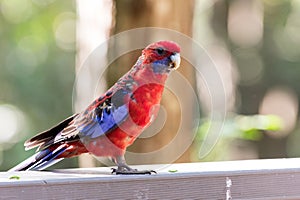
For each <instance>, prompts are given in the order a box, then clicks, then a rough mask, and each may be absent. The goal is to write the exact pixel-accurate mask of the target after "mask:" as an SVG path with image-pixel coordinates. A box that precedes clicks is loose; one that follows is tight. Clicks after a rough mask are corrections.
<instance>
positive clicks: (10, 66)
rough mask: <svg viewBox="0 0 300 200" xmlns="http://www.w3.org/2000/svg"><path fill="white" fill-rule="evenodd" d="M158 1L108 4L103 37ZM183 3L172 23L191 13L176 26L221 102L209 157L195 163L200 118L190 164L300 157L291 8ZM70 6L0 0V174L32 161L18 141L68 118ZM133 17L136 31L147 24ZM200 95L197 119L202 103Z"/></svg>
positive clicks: (297, 11)
mask: <svg viewBox="0 0 300 200" xmlns="http://www.w3.org/2000/svg"><path fill="white" fill-rule="evenodd" d="M154 2H155V3H154ZM157 2H159V1H122V3H121V1H113V5H114V6H113V9H115V11H114V12H112V13H111V15H112V16H113V17H115V19H114V20H115V22H113V23H112V30H113V31H111V34H113V33H114V31H115V32H118V31H121V30H122V27H121V28H120V25H118V20H119V19H120V16H118V14H117V15H116V16H115V12H117V13H118V10H119V11H120V12H121V10H123V13H122V15H130V13H131V14H132V12H134V11H135V9H136V10H138V11H139V12H141V10H142V11H143V12H146V13H147V12H149V13H148V14H147V15H148V17H149V18H151V12H150V11H148V10H147V9H154V8H152V7H151V5H152V4H155V5H160V4H159V3H157ZM164 2H168V3H169V4H167V3H165V4H166V5H164V6H165V7H159V6H158V7H157V8H155V9H162V10H161V12H164V10H166V9H167V8H168V6H169V5H173V4H174V5H176V4H179V5H181V4H185V1H172V0H168V1H164ZM188 2H189V3H190V5H191V6H190V7H189V8H188V9H189V11H190V12H189V13H180V12H175V13H173V14H174V18H176V17H177V18H178V19H177V18H176V19H177V20H179V19H181V18H180V16H183V15H184V16H186V15H190V16H191V18H190V19H186V20H189V21H186V22H185V21H183V22H182V23H181V24H179V25H178V26H183V25H182V24H185V25H186V26H189V28H190V29H191V30H192V32H191V33H190V35H192V37H193V38H194V39H195V40H196V41H197V42H199V43H200V44H201V45H202V46H203V47H204V48H205V49H207V51H208V52H209V53H210V54H211V55H212V59H213V60H215V61H216V63H217V65H220V67H221V68H220V69H219V70H220V72H221V73H222V74H223V75H224V77H223V78H224V81H225V88H226V90H227V94H229V95H228V97H227V101H229V102H230V103H229V107H228V108H227V111H228V116H227V120H226V122H225V126H224V129H223V130H224V131H223V134H222V138H221V139H220V140H219V141H218V143H217V145H216V146H215V148H214V150H213V151H212V152H211V153H210V154H209V155H208V156H206V157H205V158H199V157H198V156H197V152H198V150H199V148H200V146H201V142H202V141H203V138H204V137H205V136H204V134H205V130H206V128H207V126H208V124H209V123H211V122H209V121H207V120H206V119H201V125H200V127H199V130H198V135H197V137H196V140H195V144H194V145H193V148H192V150H191V152H192V153H191V154H190V158H189V159H190V160H191V161H199V160H204V161H216V160H235V159H255V158H280V157H297V156H299V155H300V147H299V145H298V141H299V140H300V129H299V128H300V126H299V124H300V123H299V118H298V106H299V102H298V99H299V96H300V85H299V81H300V34H299V33H300V21H299V18H300V1H298V0H290V1H289V0H262V1H259V0H249V1H243V0H226V1H225V0H218V1H209V0H205V1H204V0H203V1H202V0H199V1H198V0H196V1H188ZM143 3H144V4H147V5H148V7H147V6H143ZM163 4H164V3H163ZM78 6H79V4H78V3H76V1H69V0H68V1H67V0H62V1H57V0H45V1H42V0H0V47H1V48H0V91H1V92H0V170H7V169H9V168H11V167H12V166H13V165H15V164H17V163H18V162H20V161H22V160H23V159H25V158H26V157H28V156H30V155H32V154H33V152H34V150H31V151H28V152H26V151H24V148H23V143H24V141H25V140H26V139H27V138H29V137H30V136H33V135H34V134H36V133H38V132H40V131H42V130H45V129H48V128H49V127H51V126H52V125H54V124H56V123H57V122H59V121H60V120H62V119H64V118H65V117H68V116H69V115H71V114H72V112H73V111H72V92H73V84H74V81H75V61H76V53H77V52H78V49H77V50H76V43H77V41H76V23H77V22H76V20H77V12H78ZM177 7H178V6H177ZM179 7H180V6H179ZM128 8H130V9H131V10H128ZM143 9H145V10H143ZM137 15H138V14H137ZM147 15H146V16H147ZM142 16H144V15H138V16H137V17H142ZM178 16H179V17H178ZM103 17H104V18H105V16H103ZM114 20H113V21H114ZM132 20H133V21H134V20H137V21H139V23H137V24H138V25H137V26H140V27H143V26H151V25H152V24H150V25H149V24H143V23H140V20H138V19H132ZM131 23H134V22H132V21H131ZM114 26H116V27H114ZM158 26H160V27H164V25H158ZM118 28H119V29H118ZM127 28H130V25H129V26H128V27H127ZM199 87H200V88H201V86H199ZM201 98H202V97H201V96H200V101H201V102H202V106H203V107H204V108H202V111H203V112H205V105H206V104H205V101H206V100H205V97H203V100H201ZM77 163H78V162H77V159H76V158H75V159H69V160H66V161H64V162H62V163H61V164H60V166H58V167H77V166H78V164H77Z"/></svg>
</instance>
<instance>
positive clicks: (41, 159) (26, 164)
mask: <svg viewBox="0 0 300 200" xmlns="http://www.w3.org/2000/svg"><path fill="white" fill-rule="evenodd" d="M66 149H67V146H65V145H59V146H58V147H57V148H55V149H54V150H51V149H50V148H46V149H44V150H42V151H40V152H37V153H36V154H34V155H33V156H31V157H29V158H28V159H26V160H24V161H23V162H21V163H20V164H18V165H17V166H15V167H13V168H12V169H10V170H8V171H9V172H11V171H28V170H43V169H45V168H47V167H49V166H51V165H54V164H55V163H57V162H59V161H61V160H62V159H63V158H61V157H59V156H60V155H61V154H62V153H64V152H65V151H66Z"/></svg>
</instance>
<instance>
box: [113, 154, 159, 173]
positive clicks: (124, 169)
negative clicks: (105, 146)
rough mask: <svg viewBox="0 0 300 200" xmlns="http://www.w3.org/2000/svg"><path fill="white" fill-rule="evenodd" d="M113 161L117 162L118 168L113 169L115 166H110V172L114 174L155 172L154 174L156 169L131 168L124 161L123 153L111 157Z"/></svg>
mask: <svg viewBox="0 0 300 200" xmlns="http://www.w3.org/2000/svg"><path fill="white" fill-rule="evenodd" d="M113 161H114V162H115V163H116V164H117V166H118V168H117V169H115V168H112V172H111V173H112V174H113V173H115V174H125V175H126V174H128V175H131V174H132V175H135V174H152V173H155V174H156V171H154V170H141V171H139V170H137V169H132V168H131V167H129V166H128V165H127V164H126V161H125V158H124V155H122V156H117V157H116V158H113Z"/></svg>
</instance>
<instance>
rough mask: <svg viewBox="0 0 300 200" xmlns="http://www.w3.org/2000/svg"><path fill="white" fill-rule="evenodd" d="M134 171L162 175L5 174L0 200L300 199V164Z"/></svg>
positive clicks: (90, 171)
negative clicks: (147, 171)
mask: <svg viewBox="0 0 300 200" xmlns="http://www.w3.org/2000/svg"><path fill="white" fill-rule="evenodd" d="M135 167H136V168H139V169H153V170H156V171H157V172H158V174H156V175H126V176H125V175H111V174H110V171H111V170H110V168H109V167H102V168H82V169H65V170H55V171H44V172H35V171H30V172H10V173H8V172H0V199H300V159H298V158H293V159H272V160H247V161H230V162H210V163H188V164H172V165H143V166H135ZM11 177H15V178H14V179H10V178H11ZM17 177H19V179H16V178H17Z"/></svg>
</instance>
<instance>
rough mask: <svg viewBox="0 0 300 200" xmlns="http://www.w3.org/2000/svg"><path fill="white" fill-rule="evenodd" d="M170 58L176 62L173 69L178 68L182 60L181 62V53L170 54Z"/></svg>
mask: <svg viewBox="0 0 300 200" xmlns="http://www.w3.org/2000/svg"><path fill="white" fill-rule="evenodd" d="M170 59H171V61H172V62H173V63H174V68H173V69H177V68H178V67H179V65H180V62H181V58H180V54H179V53H175V54H174V55H171V56H170Z"/></svg>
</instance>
